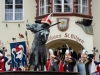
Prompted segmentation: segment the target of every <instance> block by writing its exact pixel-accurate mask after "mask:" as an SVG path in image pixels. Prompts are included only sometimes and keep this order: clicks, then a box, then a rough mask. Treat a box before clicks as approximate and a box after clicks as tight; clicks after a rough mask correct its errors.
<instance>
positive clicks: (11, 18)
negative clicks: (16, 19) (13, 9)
mask: <svg viewBox="0 0 100 75" xmlns="http://www.w3.org/2000/svg"><path fill="white" fill-rule="evenodd" d="M5 20H13V13H5Z"/></svg>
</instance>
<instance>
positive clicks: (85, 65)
mask: <svg viewBox="0 0 100 75" xmlns="http://www.w3.org/2000/svg"><path fill="white" fill-rule="evenodd" d="M91 62H92V59H91V58H89V57H88V56H87V51H86V50H85V49H84V50H83V51H82V53H81V58H80V59H79V61H78V62H77V67H78V72H80V75H91V74H90V68H89V65H90V63H91Z"/></svg>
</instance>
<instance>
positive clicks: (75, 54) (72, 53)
mask: <svg viewBox="0 0 100 75" xmlns="http://www.w3.org/2000/svg"><path fill="white" fill-rule="evenodd" d="M69 50H70V51H71V56H72V57H73V58H74V59H76V60H77V53H76V52H75V51H74V50H73V49H72V48H71V47H69Z"/></svg>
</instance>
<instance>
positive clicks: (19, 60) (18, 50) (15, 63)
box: [10, 41, 27, 69]
mask: <svg viewBox="0 0 100 75" xmlns="http://www.w3.org/2000/svg"><path fill="white" fill-rule="evenodd" d="M10 48H11V59H12V68H14V69H15V68H19V69H20V68H21V69H23V68H24V67H25V66H26V65H27V57H26V43H25V41H23V42H15V43H10Z"/></svg>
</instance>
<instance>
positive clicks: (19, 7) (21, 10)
mask: <svg viewBox="0 0 100 75" xmlns="http://www.w3.org/2000/svg"><path fill="white" fill-rule="evenodd" d="M15 12H23V5H15Z"/></svg>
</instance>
